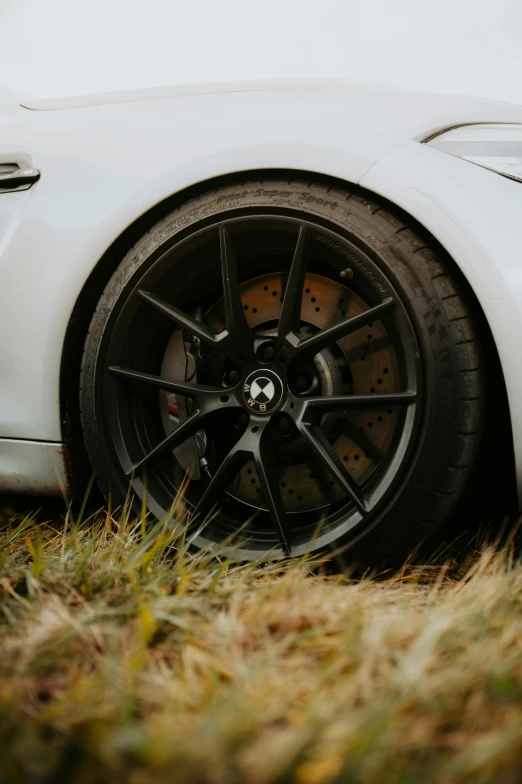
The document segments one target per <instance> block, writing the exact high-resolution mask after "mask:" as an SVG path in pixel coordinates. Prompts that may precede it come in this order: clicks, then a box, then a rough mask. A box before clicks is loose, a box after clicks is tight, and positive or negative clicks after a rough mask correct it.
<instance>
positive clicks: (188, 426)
mask: <svg viewBox="0 0 522 784" xmlns="http://www.w3.org/2000/svg"><path fill="white" fill-rule="evenodd" d="M205 418H206V416H205V414H202V413H201V412H200V411H195V412H194V413H193V414H192V415H191V416H190V417H189V418H188V419H187V420H186V421H185V422H183V423H182V424H181V425H180V426H179V427H178V428H176V430H174V432H173V433H169V435H168V436H166V437H165V438H164V439H163V441H160V443H159V444H157V445H156V446H155V447H154V448H153V449H151V450H150V452H148V454H146V455H145V457H143V458H142V459H141V460H139V461H138V462H137V463H134V465H133V466H132V467H131V468H129V469H128V470H127V471H126V472H125V473H126V474H127V476H129V475H130V474H135V473H137V472H138V471H141V469H142V468H143V467H144V466H145V465H147V463H150V462H151V460H155V459H156V458H157V457H159V455H161V454H162V453H163V452H164V451H165V450H166V449H176V447H178V446H180V444H182V443H183V442H184V441H186V440H187V438H190V437H191V436H193V435H195V434H196V433H197V432H198V430H201V427H202V424H203V421H204V419H205Z"/></svg>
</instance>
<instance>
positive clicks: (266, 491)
mask: <svg viewBox="0 0 522 784" xmlns="http://www.w3.org/2000/svg"><path fill="white" fill-rule="evenodd" d="M254 462H255V466H256V470H257V476H258V479H259V484H260V486H261V492H262V493H263V495H264V497H265V501H266V504H267V506H268V511H269V513H270V517H271V518H272V523H273V525H274V528H275V530H276V532H277V535H278V537H279V541H280V543H281V548H282V549H283V551H284V552H285V553H286V554H287V555H290V553H291V550H292V528H291V526H290V524H289V522H288V517H287V514H286V512H285V508H284V505H283V499H282V498H281V492H280V490H279V476H278V474H277V467H276V461H275V449H274V444H273V441H272V439H271V436H270V434H269V433H267V432H265V433H263V435H262V437H261V439H260V441H259V448H258V449H257V450H256V452H255V453H254Z"/></svg>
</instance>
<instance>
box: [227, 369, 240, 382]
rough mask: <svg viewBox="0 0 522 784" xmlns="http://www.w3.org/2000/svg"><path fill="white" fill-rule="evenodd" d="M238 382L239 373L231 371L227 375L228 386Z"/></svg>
mask: <svg viewBox="0 0 522 784" xmlns="http://www.w3.org/2000/svg"><path fill="white" fill-rule="evenodd" d="M238 381H239V373H238V372H237V370H231V371H230V373H229V374H228V383H229V384H237V382H238Z"/></svg>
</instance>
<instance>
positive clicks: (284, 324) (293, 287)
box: [278, 226, 307, 346]
mask: <svg viewBox="0 0 522 784" xmlns="http://www.w3.org/2000/svg"><path fill="white" fill-rule="evenodd" d="M305 246H306V229H305V227H304V226H301V227H300V228H299V235H298V238H297V245H296V247H295V251H294V257H293V259H292V266H291V267H290V273H289V275H288V281H287V284H286V288H285V294H284V299H283V305H282V307H281V316H280V318H279V329H278V343H279V345H280V346H281V345H283V344H284V343H285V341H286V339H287V337H288V336H289V335H291V334H293V335H297V334H298V332H299V329H300V327H301V307H302V301H303V286H304V281H305V276H306V262H307V257H306V253H305Z"/></svg>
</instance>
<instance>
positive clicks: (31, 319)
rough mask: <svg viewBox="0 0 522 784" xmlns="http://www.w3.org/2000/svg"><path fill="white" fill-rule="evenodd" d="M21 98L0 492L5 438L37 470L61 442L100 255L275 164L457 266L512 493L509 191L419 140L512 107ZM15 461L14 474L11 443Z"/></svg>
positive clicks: (237, 90)
mask: <svg viewBox="0 0 522 784" xmlns="http://www.w3.org/2000/svg"><path fill="white" fill-rule="evenodd" d="M27 106H28V107H29V108H21V107H5V108H4V109H3V110H0V163H7V162H12V161H13V160H16V161H18V162H23V164H24V165H30V166H33V167H36V168H37V169H39V170H40V172H41V179H40V180H39V181H38V182H37V183H36V184H35V185H33V186H32V187H31V188H30V190H27V191H23V192H19V193H0V280H1V281H2V284H1V286H0V333H1V334H2V335H3V340H2V347H1V350H0V437H1V439H4V440H3V441H2V440H1V439H0V455H2V459H1V461H0V487H3V488H7V489H15V488H14V487H11V486H12V485H13V482H12V481H11V480H9V477H10V476H12V475H13V472H14V468H13V467H11V468H9V459H8V457H6V455H7V453H8V449H7V446H6V444H7V445H8V441H7V440H9V439H10V440H16V442H17V443H22V442H24V441H25V442H26V444H27V451H26V454H27V468H28V470H32V472H33V475H34V476H36V475H37V474H38V472H35V470H34V465H35V460H38V458H36V457H35V456H34V455H35V454H36V452H35V447H34V442H45V443H47V444H55V445H56V444H58V445H59V444H60V442H61V439H62V428H61V422H60V404H59V378H60V366H61V359H62V349H63V343H64V337H65V333H66V330H67V326H68V323H69V320H70V317H71V313H72V311H73V308H74V305H75V302H76V300H77V298H78V296H79V294H80V292H81V290H82V287H83V286H84V284H85V282H86V281H87V279H88V277H89V275H90V274H91V272H92V270H93V269H94V267H95V266H96V264H97V262H98V260H99V259H100V258H101V257H102V256H103V254H104V253H105V251H106V250H107V248H109V247H110V246H111V244H112V243H113V242H114V241H115V240H116V238H117V237H118V236H119V235H120V234H121V233H122V232H123V231H124V230H125V229H126V228H127V227H128V226H129V225H131V224H132V223H133V222H134V221H135V220H136V219H138V218H139V217H140V216H141V215H142V214H144V213H145V212H147V211H148V210H149V209H150V208H151V207H152V206H154V205H156V204H158V203H160V202H162V201H163V200H164V199H166V198H168V197H169V196H172V195H174V194H177V193H179V192H180V191H183V190H184V189H185V188H188V187H190V186H192V185H195V184H197V183H201V182H204V181H206V180H211V179H213V178H215V177H219V176H221V175H227V174H233V173H236V172H242V171H245V172H248V171H259V170H265V169H272V170H273V169H285V170H295V171H296V172H299V171H301V172H312V173H317V174H321V175H327V176H331V177H335V178H337V179H340V180H345V181H346V182H349V183H360V184H361V185H363V186H364V187H366V188H368V189H369V190H373V191H375V192H376V193H379V194H380V195H382V196H384V197H385V198H387V199H389V200H390V201H391V202H393V203H395V204H397V205H399V206H400V207H402V208H403V209H405V210H406V211H407V212H409V213H410V214H411V215H413V216H414V217H415V218H416V219H417V220H418V221H419V222H420V223H421V224H423V225H424V226H425V227H426V228H427V229H428V230H429V231H430V232H431V233H432V234H433V235H434V236H435V237H436V238H437V239H438V240H439V241H440V242H441V244H442V245H443V246H444V247H445V248H446V249H447V251H448V252H449V253H450V255H451V256H452V257H453V258H454V259H455V261H456V262H457V264H459V266H460V267H461V269H462V271H463V272H464V274H465V275H466V277H467V278H468V280H469V282H470V284H471V286H472V288H473V289H474V291H475V293H476V296H477V298H478V300H479V302H480V304H481V306H482V308H483V310H484V312H485V315H486V318H487V320H488V321H489V324H490V326H491V329H492V332H493V335H494V338H495V340H496V343H497V348H498V351H499V355H500V359H501V363H502V367H503V371H504V375H505V380H506V385H507V391H508V397H509V403H510V410H511V418H512V425H513V437H514V445H515V454H516V466H517V476H518V477H519V490H520V491H521V495H522V399H521V400H517V398H518V397H519V394H518V390H519V389H520V383H521V381H522V370H521V369H520V368H519V367H518V366H517V364H518V363H517V354H518V347H517V345H516V343H517V337H518V335H519V334H520V332H521V328H522V313H521V307H522V259H521V258H520V254H519V253H518V246H519V241H520V231H519V229H518V225H519V221H520V215H521V214H522V185H520V184H519V183H515V182H512V181H510V180H508V179H506V178H504V177H501V176H499V175H497V174H494V173H492V172H489V171H486V170H484V169H480V168H479V167H477V166H474V165H472V164H470V163H468V162H465V161H462V160H460V159H456V158H454V157H452V156H450V155H447V154H445V153H443V152H440V151H437V150H434V149H432V148H429V147H427V146H426V145H423V144H421V143H420V142H421V141H422V140H423V139H425V138H426V137H428V136H429V135H430V134H433V133H436V132H437V131H439V130H443V129H445V128H448V127H450V126H456V125H460V124H465V123H474V122H502V123H506V122H515V123H522V108H521V107H517V106H511V105H507V104H500V103H494V102H489V101H481V100H475V99H472V98H459V97H455V96H444V95H437V94H423V93H409V92H400V91H392V90H389V89H382V88H377V87H368V86H364V85H358V84H347V85H344V84H342V83H337V82H327V83H322V82H321V83H311V84H308V83H306V84H303V83H297V84H296V83H292V84H282V83H276V84H256V83H254V84H252V85H248V84H245V85H243V84H237V85H235V84H231V85H217V86H200V87H193V88H176V89H174V90H168V89H167V90H163V91H159V93H158V91H145V92H144V91H138V92H137V93H130V94H129V93H126V94H118V95H113V96H88V97H84V98H80V99H78V98H74V99H64V100H60V101H39V102H36V103H34V104H27ZM209 187H213V186H209ZM306 206H307V209H309V210H310V211H311V212H313V204H307V205H306ZM31 442H32V443H33V446H32V447H31ZM38 454H40V455H43V453H42V452H41V450H40V451H39V452H38ZM15 459H16V461H17V462H16V466H17V467H16V472H17V473H18V474H20V470H21V469H20V466H21V460H22V458H21V457H20V448H18V450H17V455H16V458H15V456H14V453H13V460H15ZM31 466H32V468H31ZM40 474H41V477H44V476H45V477H46V479H45V481H44V480H43V479H42V481H41V482H40V484H41V489H42V490H45V491H46V492H52V491H53V488H54V489H56V488H57V487H58V482H57V483H56V487H54V485H53V483H52V481H51V483H49V474H48V472H47V473H46V469H44V468H42V470H41V472H40ZM35 481H36V480H35ZM36 485H38V482H37V481H36Z"/></svg>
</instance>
